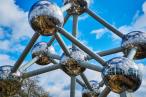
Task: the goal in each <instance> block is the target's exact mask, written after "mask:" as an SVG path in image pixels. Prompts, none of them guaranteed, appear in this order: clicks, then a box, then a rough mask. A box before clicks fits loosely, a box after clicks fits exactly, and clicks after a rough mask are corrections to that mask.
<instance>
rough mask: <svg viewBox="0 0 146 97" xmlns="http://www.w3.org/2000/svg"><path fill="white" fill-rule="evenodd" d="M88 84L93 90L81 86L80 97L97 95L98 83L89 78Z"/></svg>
mask: <svg viewBox="0 0 146 97" xmlns="http://www.w3.org/2000/svg"><path fill="white" fill-rule="evenodd" d="M90 85H91V87H92V89H93V91H90V90H89V89H87V88H85V87H83V91H82V97H98V96H99V94H100V91H101V90H100V89H99V83H98V82H97V81H95V80H91V81H90Z"/></svg>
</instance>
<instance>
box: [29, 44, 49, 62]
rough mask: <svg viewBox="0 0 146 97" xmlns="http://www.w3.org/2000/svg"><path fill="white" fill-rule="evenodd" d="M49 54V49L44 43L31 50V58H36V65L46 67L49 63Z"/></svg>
mask: <svg viewBox="0 0 146 97" xmlns="http://www.w3.org/2000/svg"><path fill="white" fill-rule="evenodd" d="M49 52H51V47H48V45H47V43H46V42H39V43H37V44H35V45H34V46H33V48H32V58H34V57H36V56H38V57H39V59H38V61H37V62H36V63H37V64H38V65H47V64H49V63H51V61H50V58H49V57H48V53H49Z"/></svg>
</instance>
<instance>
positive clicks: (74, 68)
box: [60, 47, 86, 76]
mask: <svg viewBox="0 0 146 97" xmlns="http://www.w3.org/2000/svg"><path fill="white" fill-rule="evenodd" d="M85 57H86V54H85V53H84V52H83V51H81V50H79V49H78V48H76V47H75V48H71V49H70V56H67V55H65V54H63V55H62V58H61V61H60V64H61V65H62V69H63V71H64V72H65V73H67V74H68V75H71V76H77V75H79V74H81V73H82V72H84V71H85V68H84V67H81V66H80V64H79V63H78V62H80V61H85Z"/></svg>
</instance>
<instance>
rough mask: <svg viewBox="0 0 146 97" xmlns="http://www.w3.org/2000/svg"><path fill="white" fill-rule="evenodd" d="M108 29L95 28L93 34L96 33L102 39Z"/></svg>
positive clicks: (97, 37)
mask: <svg viewBox="0 0 146 97" xmlns="http://www.w3.org/2000/svg"><path fill="white" fill-rule="evenodd" d="M107 31H108V30H107V29H106V28H101V29H98V30H93V31H92V32H91V34H96V39H100V38H101V37H102V36H103V35H104V34H105V33H106V32H107Z"/></svg>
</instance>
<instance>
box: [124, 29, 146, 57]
mask: <svg viewBox="0 0 146 97" xmlns="http://www.w3.org/2000/svg"><path fill="white" fill-rule="evenodd" d="M122 47H124V48H125V51H124V53H125V55H128V52H129V50H130V49H131V48H132V47H137V48H138V50H137V53H136V55H135V58H136V59H143V58H146V33H145V32H141V31H133V32H130V33H128V34H127V35H125V37H123V41H122Z"/></svg>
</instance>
